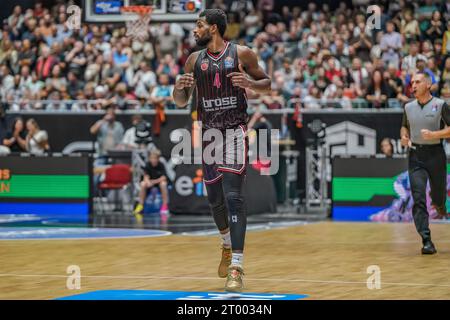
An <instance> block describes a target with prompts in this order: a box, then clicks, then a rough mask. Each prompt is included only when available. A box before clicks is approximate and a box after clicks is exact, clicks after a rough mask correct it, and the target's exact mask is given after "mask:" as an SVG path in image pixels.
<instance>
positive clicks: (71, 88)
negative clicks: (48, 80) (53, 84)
mask: <svg viewBox="0 0 450 320" xmlns="http://www.w3.org/2000/svg"><path fill="white" fill-rule="evenodd" d="M66 85H67V92H68V94H69V97H70V99H72V100H75V99H76V97H77V94H78V92H79V91H80V90H82V89H83V83H82V82H81V81H80V80H79V79H78V77H77V75H76V74H75V73H74V72H73V71H69V72H68V73H67V84H66Z"/></svg>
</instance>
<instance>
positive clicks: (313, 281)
mask: <svg viewBox="0 0 450 320" xmlns="http://www.w3.org/2000/svg"><path fill="white" fill-rule="evenodd" d="M69 276H71V275H59V274H14V273H2V274H0V277H23V278H25V277H29V278H31V277H41V278H67V277H69ZM80 278H92V279H124V280H125V279H136V280H208V281H209V280H219V279H218V278H217V277H174V276H161V277H158V276H128V275H120V276H113V275H97V276H86V275H80ZM245 280H246V281H277V282H310V283H322V284H365V285H367V281H342V280H314V279H279V278H278V279H275V278H245ZM381 285H391V286H409V287H413V286H414V287H418V286H421V287H445V288H450V284H434V283H408V282H385V281H381Z"/></svg>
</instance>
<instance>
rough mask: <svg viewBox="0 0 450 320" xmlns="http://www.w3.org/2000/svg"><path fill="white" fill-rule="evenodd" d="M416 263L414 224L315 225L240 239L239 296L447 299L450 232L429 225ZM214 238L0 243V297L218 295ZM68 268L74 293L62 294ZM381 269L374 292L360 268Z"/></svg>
mask: <svg viewBox="0 0 450 320" xmlns="http://www.w3.org/2000/svg"><path fill="white" fill-rule="evenodd" d="M431 230H432V235H433V240H434V242H435V244H436V247H437V249H438V254H436V255H433V256H422V255H421V254H420V248H421V243H420V240H419V237H418V235H417V233H416V231H415V229H414V225H413V224H400V223H398V224H376V223H333V222H319V223H313V224H308V225H305V226H296V227H289V228H282V229H272V230H267V231H254V232H249V233H248V234H247V239H246V245H247V248H246V251H245V258H244V266H245V271H246V277H245V286H246V289H245V291H246V292H255V293H256V292H258V293H298V294H307V295H308V296H309V297H308V299H448V297H449V294H450V280H449V274H450V225H449V224H433V225H432V226H431ZM219 248H220V241H219V238H218V237H217V236H183V235H169V236H163V237H157V238H137V239H136V238H135V239H100V240H40V241H34V240H14V241H7V240H5V241H1V242H0V270H1V271H0V273H1V275H0V299H55V298H58V297H64V296H70V295H75V294H79V293H83V292H89V291H94V290H106V289H122V290H125V289H146V290H183V291H222V290H223V285H224V279H220V278H218V277H217V264H218V262H219V259H220V249H219ZM69 265H78V266H79V267H80V268H81V277H82V278H81V289H80V290H68V289H67V288H66V281H67V277H68V274H67V273H66V270H67V267H68V266H69ZM371 265H377V266H379V268H380V270H381V289H373V290H369V289H368V288H367V279H368V278H369V276H370V274H368V273H367V268H368V267H369V266H371Z"/></svg>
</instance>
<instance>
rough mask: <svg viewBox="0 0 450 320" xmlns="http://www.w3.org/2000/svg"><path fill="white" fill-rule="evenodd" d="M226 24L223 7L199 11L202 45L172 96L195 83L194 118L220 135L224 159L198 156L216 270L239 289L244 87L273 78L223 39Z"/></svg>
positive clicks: (180, 96) (183, 97)
mask: <svg viewBox="0 0 450 320" xmlns="http://www.w3.org/2000/svg"><path fill="white" fill-rule="evenodd" d="M226 27H227V20H226V14H225V12H223V11H222V10H220V9H207V10H205V11H203V12H201V13H200V15H199V19H198V20H197V21H196V28H195V29H194V37H195V40H196V42H197V44H198V45H199V46H206V48H205V49H203V50H201V51H197V52H194V53H192V54H191V55H190V56H189V57H188V59H187V61H186V65H185V67H184V70H185V74H184V75H182V76H181V77H179V79H178V80H177V82H176V84H175V88H174V91H173V97H174V100H175V103H176V104H177V106H178V107H185V106H186V105H187V103H188V100H189V98H190V96H191V94H192V92H193V90H194V88H196V93H197V101H196V104H197V112H198V120H200V121H201V123H202V129H203V132H205V131H206V130H207V129H218V130H220V131H221V133H222V135H223V143H224V144H225V145H222V146H219V147H221V152H223V160H224V161H223V162H222V163H213V164H207V163H205V159H204V157H202V161H203V177H204V182H205V184H206V189H207V193H208V201H209V203H210V207H211V211H212V214H213V217H214V221H215V223H216V225H217V228H218V229H219V232H220V234H221V237H222V259H221V262H220V264H219V269H218V274H219V277H221V278H225V277H226V278H227V280H226V283H225V290H226V291H231V292H240V291H242V288H243V281H242V278H243V274H244V272H243V250H244V240H245V232H246V227H247V218H246V213H245V201H244V198H243V196H242V187H243V182H244V178H245V173H246V158H247V144H248V141H247V138H246V124H247V121H248V115H247V111H246V109H247V98H246V94H245V89H247V88H248V89H251V90H254V91H256V92H259V93H269V92H270V90H271V89H270V85H271V81H270V78H269V77H268V76H267V75H266V74H265V73H264V71H263V70H262V69H261V67H259V65H258V59H257V56H256V54H255V53H254V52H253V51H252V50H251V49H250V48H248V47H245V46H240V45H236V44H233V43H230V42H228V41H225V40H224V39H223V35H224V33H225V30H226ZM226 129H233V130H232V131H233V132H234V133H235V137H236V136H237V139H233V140H231V139H227V138H230V135H229V131H230V130H226ZM236 132H237V134H236ZM202 140H203V141H202V144H203V148H204V149H205V148H206V147H211V144H217V145H216V146H218V144H219V143H218V142H216V141H215V140H213V141H211V142H209V141H205V140H206V139H202ZM229 140H231V143H230V142H229ZM230 150H234V151H236V150H237V153H239V152H242V153H243V154H244V156H243V161H242V162H243V163H236V162H235V161H233V163H229V162H231V161H227V160H228V159H235V157H233V154H231V153H232V151H230ZM241 156H242V154H241ZM241 158H242V157H241Z"/></svg>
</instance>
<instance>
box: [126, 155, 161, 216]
mask: <svg viewBox="0 0 450 320" xmlns="http://www.w3.org/2000/svg"><path fill="white" fill-rule="evenodd" d="M160 157H161V152H160V151H159V150H157V149H156V150H152V151H150V153H149V158H148V163H147V164H146V166H145V168H144V176H143V179H142V181H141V183H140V190H139V203H138V204H137V206H136V208H135V209H134V213H135V214H136V215H140V214H141V213H142V211H143V210H144V203H145V198H146V197H147V192H148V190H149V189H150V188H153V187H156V188H158V190H159V191H160V192H161V197H162V206H161V209H160V213H161V214H165V215H166V214H168V213H169V207H168V200H169V191H168V178H167V173H166V169H165V167H164V165H163V164H162V163H161V161H160Z"/></svg>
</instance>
